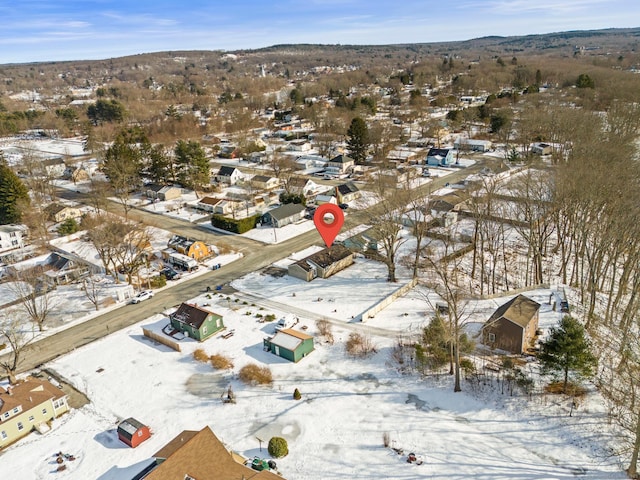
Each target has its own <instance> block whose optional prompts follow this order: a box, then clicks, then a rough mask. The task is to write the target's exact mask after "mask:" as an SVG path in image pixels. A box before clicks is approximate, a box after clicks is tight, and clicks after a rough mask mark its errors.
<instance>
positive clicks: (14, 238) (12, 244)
mask: <svg viewBox="0 0 640 480" xmlns="http://www.w3.org/2000/svg"><path fill="white" fill-rule="evenodd" d="M26 235H27V227H26V226H24V225H0V252H5V251H7V250H13V249H14V248H21V247H23V246H24V238H25V236H26Z"/></svg>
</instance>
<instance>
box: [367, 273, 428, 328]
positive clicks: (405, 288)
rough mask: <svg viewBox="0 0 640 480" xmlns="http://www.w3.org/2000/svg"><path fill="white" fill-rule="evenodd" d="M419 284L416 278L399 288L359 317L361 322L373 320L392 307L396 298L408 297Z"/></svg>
mask: <svg viewBox="0 0 640 480" xmlns="http://www.w3.org/2000/svg"><path fill="white" fill-rule="evenodd" d="M417 283H418V279H417V278H414V279H412V280H411V281H410V282H409V283H407V284H406V285H403V286H402V287H400V288H398V289H397V290H396V291H395V292H391V294H390V295H388V296H386V297H385V298H383V299H382V300H380V301H379V302H378V303H376V304H374V305H373V307H371V308H370V309H369V310H365V311H364V312H362V313H361V314H360V315H359V320H360V321H361V322H366V321H367V320H368V319H369V318H373V317H374V316H375V315H376V313H378V312H380V311H382V310H384V309H385V308H387V307H388V306H389V305H391V304H392V303H393V301H394V300H395V299H396V298H398V297H401V296H403V295H406V294H407V292H408V291H409V290H411V289H412V288H413V287H415V286H416V284H417Z"/></svg>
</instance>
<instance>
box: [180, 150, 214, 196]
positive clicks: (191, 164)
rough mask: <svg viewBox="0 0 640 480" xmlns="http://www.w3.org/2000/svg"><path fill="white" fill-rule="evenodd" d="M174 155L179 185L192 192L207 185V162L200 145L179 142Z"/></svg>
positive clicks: (208, 177)
mask: <svg viewBox="0 0 640 480" xmlns="http://www.w3.org/2000/svg"><path fill="white" fill-rule="evenodd" d="M174 153H175V155H176V167H177V170H178V181H179V182H180V183H182V184H183V185H184V186H186V187H189V188H193V189H194V190H197V188H198V187H201V186H203V185H206V184H208V183H209V179H210V173H209V160H208V159H207V155H206V153H205V151H204V149H203V148H202V146H201V145H200V143H198V142H196V141H194V140H192V141H189V142H185V141H184V140H179V141H178V143H177V144H176V147H175V149H174Z"/></svg>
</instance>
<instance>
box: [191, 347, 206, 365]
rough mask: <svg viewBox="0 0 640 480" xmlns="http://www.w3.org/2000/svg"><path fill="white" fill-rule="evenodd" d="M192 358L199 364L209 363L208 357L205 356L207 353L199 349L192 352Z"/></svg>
mask: <svg viewBox="0 0 640 480" xmlns="http://www.w3.org/2000/svg"><path fill="white" fill-rule="evenodd" d="M193 358H194V359H196V360H197V361H199V362H208V361H209V355H207V352H205V351H204V350H203V349H201V348H198V349H197V350H194V352H193Z"/></svg>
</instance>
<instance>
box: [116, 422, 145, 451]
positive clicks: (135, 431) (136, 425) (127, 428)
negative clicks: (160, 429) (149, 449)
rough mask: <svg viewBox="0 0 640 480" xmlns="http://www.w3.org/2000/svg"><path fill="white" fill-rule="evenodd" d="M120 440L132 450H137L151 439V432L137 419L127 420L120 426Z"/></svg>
mask: <svg viewBox="0 0 640 480" xmlns="http://www.w3.org/2000/svg"><path fill="white" fill-rule="evenodd" d="M117 432H118V439H119V440H120V441H121V442H124V443H126V444H127V445H129V446H130V447H131V448H136V447H137V446H138V445H140V444H141V443H142V442H144V441H145V440H148V439H149V438H151V430H150V429H149V427H147V426H146V425H144V424H142V423H140V422H139V421H138V420H136V419H135V418H127V419H126V420H123V421H121V422H120V423H119V424H118V430H117Z"/></svg>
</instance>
